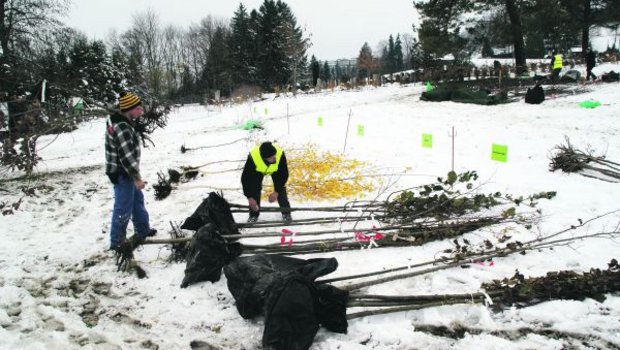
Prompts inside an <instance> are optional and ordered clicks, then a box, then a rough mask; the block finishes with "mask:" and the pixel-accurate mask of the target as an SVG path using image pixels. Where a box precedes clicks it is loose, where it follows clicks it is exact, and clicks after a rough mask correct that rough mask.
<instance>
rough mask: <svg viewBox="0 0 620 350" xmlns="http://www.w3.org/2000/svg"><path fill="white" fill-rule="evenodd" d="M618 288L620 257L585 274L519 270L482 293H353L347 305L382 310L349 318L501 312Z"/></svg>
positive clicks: (597, 297)
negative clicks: (465, 309) (478, 308)
mask: <svg viewBox="0 0 620 350" xmlns="http://www.w3.org/2000/svg"><path fill="white" fill-rule="evenodd" d="M618 291H620V266H619V265H618V261H617V260H616V259H612V260H611V262H610V263H609V264H608V268H607V269H606V270H600V269H595V268H593V269H591V270H590V272H585V273H583V274H578V273H576V272H574V271H557V272H549V273H547V275H546V276H543V277H531V278H525V277H524V276H523V275H522V274H520V273H519V272H518V271H517V272H516V274H515V275H514V276H513V277H512V278H505V279H503V280H501V281H500V280H494V281H492V282H490V283H485V284H483V285H482V291H481V292H478V293H468V294H444V295H410V296H403V295H400V296H391V295H365V294H351V295H350V297H349V302H348V304H347V307H378V308H381V309H378V310H367V311H362V312H358V313H352V314H349V315H347V319H353V318H357V317H363V316H370V315H378V314H385V313H391V312H400V311H406V310H418V309H423V308H427V307H435V306H441V305H450V304H463V303H485V304H487V305H492V306H493V307H494V308H495V310H497V311H500V310H502V309H504V308H507V307H510V306H513V305H514V306H517V307H526V306H531V305H535V304H539V303H542V302H545V301H550V300H559V299H563V300H584V299H585V298H592V299H595V300H597V301H599V302H602V301H604V300H605V298H606V297H605V294H607V293H615V292H618Z"/></svg>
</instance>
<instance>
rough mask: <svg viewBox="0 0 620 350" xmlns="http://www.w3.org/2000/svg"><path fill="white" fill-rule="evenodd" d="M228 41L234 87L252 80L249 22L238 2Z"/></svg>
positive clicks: (251, 47) (251, 46)
mask: <svg viewBox="0 0 620 350" xmlns="http://www.w3.org/2000/svg"><path fill="white" fill-rule="evenodd" d="M230 28H231V36H230V40H229V43H228V49H229V50H230V57H231V62H230V66H231V79H232V83H233V85H234V86H235V87H237V86H240V85H241V84H244V83H251V82H253V81H254V76H253V75H254V74H253V73H254V69H253V62H252V53H253V52H254V47H253V44H252V43H253V39H252V31H251V22H250V16H249V15H248V13H247V11H246V9H245V6H243V4H242V3H240V4H239V8H238V9H237V11H236V12H235V13H234V16H233V18H232V20H231V24H230Z"/></svg>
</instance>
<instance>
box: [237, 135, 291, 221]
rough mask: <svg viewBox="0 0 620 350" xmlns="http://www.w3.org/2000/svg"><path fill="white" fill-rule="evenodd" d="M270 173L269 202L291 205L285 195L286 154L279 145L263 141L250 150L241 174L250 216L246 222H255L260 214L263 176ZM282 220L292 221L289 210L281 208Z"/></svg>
mask: <svg viewBox="0 0 620 350" xmlns="http://www.w3.org/2000/svg"><path fill="white" fill-rule="evenodd" d="M265 175H271V179H272V180H273V187H274V191H273V192H272V193H271V194H269V202H270V203H273V202H275V201H276V200H277V201H278V204H279V205H280V209H288V208H290V207H291V205H290V203H289V201H288V197H287V195H286V181H288V165H287V164H286V156H285V155H284V152H283V151H282V149H281V148H280V147H278V146H277V145H274V144H272V143H271V142H264V143H262V144H261V145H260V146H256V147H254V148H252V149H251V150H250V154H249V155H248V159H247V160H246V162H245V166H244V168H243V173H242V174H241V185H242V186H243V194H244V195H245V196H246V197H247V198H248V205H249V207H250V216H249V217H248V222H256V221H257V220H258V215H259V214H260V196H261V191H262V189H263V178H264V177H265ZM282 220H284V222H286V223H289V222H291V221H292V218H291V213H290V210H282Z"/></svg>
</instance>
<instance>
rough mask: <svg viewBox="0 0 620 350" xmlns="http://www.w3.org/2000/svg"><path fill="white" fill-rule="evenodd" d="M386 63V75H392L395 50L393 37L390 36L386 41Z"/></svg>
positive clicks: (394, 67) (394, 63) (394, 65)
mask: <svg viewBox="0 0 620 350" xmlns="http://www.w3.org/2000/svg"><path fill="white" fill-rule="evenodd" d="M386 63H387V67H386V68H387V72H386V73H394V72H395V71H396V49H395V47H394V37H393V36H392V34H390V37H389V39H388V46H387V58H386Z"/></svg>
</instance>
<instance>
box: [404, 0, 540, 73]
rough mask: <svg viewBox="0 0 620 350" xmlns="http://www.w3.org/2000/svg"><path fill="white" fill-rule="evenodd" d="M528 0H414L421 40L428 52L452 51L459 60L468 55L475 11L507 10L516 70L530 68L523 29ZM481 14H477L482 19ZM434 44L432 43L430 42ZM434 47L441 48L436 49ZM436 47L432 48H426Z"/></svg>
mask: <svg viewBox="0 0 620 350" xmlns="http://www.w3.org/2000/svg"><path fill="white" fill-rule="evenodd" d="M527 2H528V1H527V0H525V1H517V0H460V1H452V0H428V1H426V0H414V5H415V7H416V8H417V9H418V11H419V12H420V13H421V15H422V18H423V21H422V25H421V27H420V41H421V42H422V45H423V46H424V49H425V51H427V52H438V51H442V50H443V51H444V52H450V53H452V54H453V55H454V57H455V60H456V61H462V60H464V58H466V57H463V56H468V54H467V53H468V52H469V53H470V52H472V51H473V50H472V49H471V48H469V47H468V46H469V43H470V40H469V38H468V36H469V35H470V31H471V30H473V29H474V28H475V25H473V24H472V23H475V22H477V21H476V20H473V19H472V18H471V15H472V14H480V13H483V12H485V11H486V13H489V12H493V11H494V10H495V11H497V9H501V10H503V11H505V13H506V15H507V18H508V21H507V22H508V24H509V29H510V33H511V41H512V45H513V48H514V57H515V64H516V67H517V73H522V72H523V71H525V70H527V66H526V58H525V43H524V29H523V23H522V19H521V18H522V12H523V6H525V4H526V3H527ZM480 17H481V16H478V18H480ZM429 44H433V45H429ZM435 47H436V48H438V49H440V50H438V51H436V50H435ZM430 48H433V49H432V50H427V49H430Z"/></svg>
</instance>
